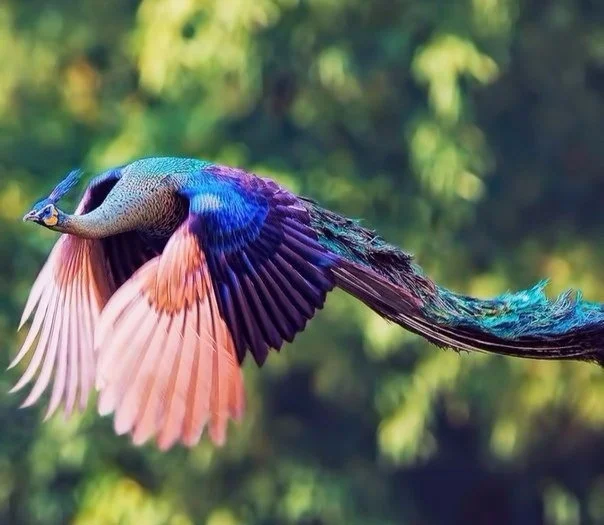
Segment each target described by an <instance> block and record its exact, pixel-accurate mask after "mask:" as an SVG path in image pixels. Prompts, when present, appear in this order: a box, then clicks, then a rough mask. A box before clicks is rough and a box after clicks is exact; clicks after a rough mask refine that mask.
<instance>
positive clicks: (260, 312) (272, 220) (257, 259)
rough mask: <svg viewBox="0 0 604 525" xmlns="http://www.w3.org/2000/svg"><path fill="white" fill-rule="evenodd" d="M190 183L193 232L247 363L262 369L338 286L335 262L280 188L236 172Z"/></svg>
mask: <svg viewBox="0 0 604 525" xmlns="http://www.w3.org/2000/svg"><path fill="white" fill-rule="evenodd" d="M207 171H208V172H209V176H210V178H209V181H210V182H206V181H201V182H200V183H198V184H196V185H195V184H191V185H190V186H189V187H187V188H186V189H185V190H183V195H184V196H186V197H187V198H188V199H189V202H190V213H191V228H192V231H193V232H194V233H195V237H196V239H197V240H198V242H199V243H200V244H201V246H202V248H203V250H204V252H205V253H206V257H207V262H208V267H209V269H210V272H211V275H212V283H213V286H214V290H215V293H216V296H217V300H218V306H219V308H220V313H221V315H222V317H223V319H225V321H226V323H227V326H228V327H229V331H230V332H231V334H232V336H233V339H234V341H235V348H236V349H237V357H238V359H239V361H240V362H241V361H243V359H244V357H245V353H246V351H247V350H249V351H250V352H251V353H252V355H253V356H254V359H255V360H256V362H257V363H258V364H259V365H262V364H263V363H264V361H265V359H266V357H267V355H268V350H269V349H270V348H274V349H277V350H278V349H280V348H281V346H282V345H283V342H284V341H292V340H293V338H294V336H295V335H296V334H297V333H298V332H300V331H302V330H303V329H304V327H305V325H306V322H307V321H308V320H309V319H311V318H312V317H313V315H314V313H315V311H316V310H317V309H318V308H322V306H323V304H324V302H325V296H326V294H327V292H328V291H330V290H331V289H332V288H333V286H334V281H333V276H332V273H331V269H330V268H331V267H332V265H333V263H334V262H335V259H334V256H333V255H332V254H330V253H329V252H327V251H326V250H325V248H323V247H322V246H321V245H320V244H319V242H318V241H317V235H316V233H315V231H314V230H313V229H312V228H311V227H310V218H309V216H308V212H307V210H306V208H305V207H304V206H303V205H302V204H301V203H300V201H299V200H298V198H297V197H296V196H295V195H293V194H292V193H290V192H288V191H287V190H285V189H284V188H282V187H280V186H279V185H277V184H276V183H275V182H273V181H270V180H266V179H260V178H258V177H255V176H253V175H251V174H248V173H245V172H243V171H240V170H233V169H231V168H223V167H218V166H217V167H213V168H210V169H209V170H207Z"/></svg>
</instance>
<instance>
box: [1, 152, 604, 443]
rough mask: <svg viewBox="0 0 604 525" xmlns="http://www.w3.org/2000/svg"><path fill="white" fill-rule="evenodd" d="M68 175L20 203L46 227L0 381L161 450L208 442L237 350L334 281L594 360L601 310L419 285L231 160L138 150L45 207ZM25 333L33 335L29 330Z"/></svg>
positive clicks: (278, 332)
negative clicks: (77, 196)
mask: <svg viewBox="0 0 604 525" xmlns="http://www.w3.org/2000/svg"><path fill="white" fill-rule="evenodd" d="M78 177H79V173H77V172H72V173H71V174H69V175H68V176H67V178H66V179H65V180H64V181H62V182H61V183H60V184H59V185H58V186H57V187H56V188H55V190H54V191H53V192H52V193H51V194H50V195H49V197H47V198H45V199H42V200H41V201H39V202H38V203H37V204H36V205H34V207H33V208H32V210H31V211H30V212H29V213H28V214H27V215H26V216H25V217H24V219H25V220H31V221H34V222H37V223H39V224H41V225H44V226H46V227H48V228H50V229H52V230H56V231H58V232H61V233H62V234H63V235H61V237H60V238H59V240H58V242H57V244H56V245H55V247H54V249H53V251H52V253H51V254H50V256H49V259H48V261H47V263H46V264H45V266H44V267H43V269H42V271H41V273H40V275H39V276H38V278H37V280H36V282H35V284H34V285H33V287H32V290H31V293H30V296H29V299H28V301H27V304H26V307H25V311H24V313H23V319H22V322H21V324H22V325H23V324H24V323H25V322H26V321H27V320H28V319H30V318H32V322H31V327H30V330H29V333H28V335H27V337H26V339H25V342H24V344H23V346H22V348H21V350H20V351H19V353H18V355H17V356H16V358H15V360H14V361H13V364H12V366H14V365H16V364H17V363H18V362H20V361H21V360H22V359H23V357H24V356H25V355H27V354H28V353H30V352H31V354H32V355H31V359H30V361H29V364H28V366H27V368H26V370H25V372H24V374H23V375H22V377H21V378H20V380H19V382H18V383H17V384H16V385H15V388H14V389H13V390H19V389H21V388H22V387H23V386H25V385H26V384H28V383H29V382H31V381H33V382H34V385H33V387H32V390H31V392H30V394H29V396H28V397H27V399H26V400H25V402H24V405H26V406H28V405H31V404H33V403H35V402H36V401H37V400H38V399H39V398H40V396H41V395H42V394H43V392H44V391H45V390H46V389H47V388H49V386H50V385H51V382H52V386H51V387H50V402H49V407H48V415H51V414H52V413H53V412H54V411H56V409H57V408H58V407H59V406H63V408H64V411H65V412H66V413H67V414H69V413H71V412H72V411H73V410H74V408H75V407H76V405H79V407H80V408H82V409H83V408H84V407H85V406H86V403H87V399H88V397H89V394H90V391H91V389H92V388H93V386H95V385H96V388H97V389H98V390H99V401H98V405H99V407H98V408H99V412H100V413H101V414H109V413H114V426H115V430H116V432H117V433H119V434H123V433H131V434H132V436H133V440H134V442H135V443H137V444H140V443H143V442H145V441H146V440H148V439H149V438H151V437H155V438H156V440H157V443H158V445H159V446H160V448H162V449H166V448H169V447H171V446H172V445H173V444H174V443H176V442H181V443H183V444H185V445H188V446H192V445H194V444H195V443H197V442H198V441H199V439H200V437H201V435H202V432H203V429H204V428H205V427H206V426H207V427H208V428H209V434H210V437H211V438H212V440H213V441H214V442H215V443H218V444H220V443H223V442H224V440H225V437H226V428H227V423H228V420H229V419H230V418H233V419H238V418H240V417H241V416H242V414H243V409H244V394H243V382H242V375H241V370H240V364H241V363H242V362H243V360H244V358H245V356H246V354H247V353H248V352H249V353H251V354H252V356H253V358H254V360H255V361H256V362H257V363H258V365H262V364H263V363H264V361H265V359H266V358H267V356H268V353H269V350H270V349H271V348H272V349H277V350H279V349H280V348H281V347H282V346H283V343H284V342H285V341H288V342H289V341H292V340H293V339H294V337H295V335H296V334H297V333H299V332H300V331H302V330H303V329H304V327H305V326H306V323H307V322H308V321H309V320H310V319H311V318H312V317H313V316H314V313H315V311H316V310H317V309H320V308H321V307H322V306H323V304H324V302H325V297H326V295H327V293H328V292H329V291H330V290H332V289H333V288H334V287H336V286H337V287H340V288H342V289H344V290H345V291H347V292H348V293H350V294H351V295H353V296H354V297H356V298H358V299H359V300H361V301H363V302H364V303H365V304H366V305H368V306H369V307H370V308H372V309H373V310H374V311H376V312H377V313H378V314H380V315H381V316H383V317H385V318H386V319H388V320H390V321H393V322H395V323H398V324H399V325H401V326H403V327H405V328H407V329H409V330H411V331H413V332H416V333H418V334H420V335H421V336H423V337H425V338H427V339H428V340H430V341H431V342H433V343H435V344H437V345H439V346H442V347H450V348H454V349H457V350H479V351H490V352H495V353H500V354H506V355H513V356H519V357H530V358H542V359H579V360H588V361H596V362H600V363H601V362H602V356H603V355H604V353H603V350H604V343H602V335H603V332H604V308H603V307H602V305H600V304H598V303H591V302H587V301H584V300H583V299H582V297H581V296H580V294H578V293H573V292H568V293H565V294H563V295H562V296H560V297H559V298H558V299H556V300H549V299H547V297H546V296H545V295H544V293H543V284H540V285H537V286H536V287H534V288H532V289H529V290H525V291H521V292H517V293H507V294H504V295H501V296H499V297H496V298H494V299H486V300H485V299H476V298H472V297H467V296H464V295H459V294H456V293H454V292H451V291H449V290H447V289H445V288H442V287H440V286H438V285H437V284H435V283H434V282H433V281H432V280H431V279H429V278H428V277H427V276H425V275H424V274H423V272H422V271H421V270H420V269H419V268H418V267H417V266H415V265H414V264H413V261H412V259H411V257H410V256H409V255H408V254H406V253H404V252H403V251H401V250H400V249H399V248H397V247H395V246H392V245H390V244H388V243H386V242H385V241H384V240H383V239H382V238H380V237H379V236H378V235H376V233H375V232H373V231H371V230H368V229H366V228H364V227H362V226H361V225H360V224H359V223H358V222H357V221H354V220H351V219H348V218H345V217H342V216H340V215H338V214H336V213H333V212H331V211H329V210H326V209H324V208H321V207H320V206H319V205H318V204H317V203H315V202H313V201H311V200H308V199H305V198H301V197H298V196H296V195H294V194H293V193H291V192H289V191H288V190H287V189H285V188H283V187H282V186H280V185H278V184H277V183H276V182H274V181H272V180H270V179H266V178H261V177H257V176H256V175H253V174H251V173H248V172H245V171H243V170H239V169H234V168H229V167H226V166H220V165H217V164H213V163H210V162H205V161H199V160H194V159H183V158H148V159H142V160H138V161H135V162H133V163H131V164H128V165H125V166H121V167H118V168H115V169H111V170H109V171H107V172H105V173H103V174H101V175H99V176H97V177H96V178H94V179H93V180H92V181H91V182H90V184H89V185H88V187H87V189H86V191H85V193H84V196H83V198H82V200H81V202H80V204H79V206H78V208H77V210H76V212H75V214H73V215H69V214H66V213H64V212H63V211H61V210H59V209H58V208H57V207H56V203H57V201H58V200H59V199H60V198H61V197H62V196H63V195H64V194H65V193H66V192H67V191H69V190H70V189H71V188H72V187H73V185H74V184H75V183H76V182H77V180H78ZM34 343H36V344H35V345H34Z"/></svg>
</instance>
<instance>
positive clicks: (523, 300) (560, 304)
mask: <svg viewBox="0 0 604 525" xmlns="http://www.w3.org/2000/svg"><path fill="white" fill-rule="evenodd" d="M306 205H307V207H308V208H309V211H310V213H311V217H312V221H313V226H314V228H315V229H316V230H317V231H318V232H319V240H320V242H321V243H322V244H323V245H324V246H325V247H327V248H328V249H329V250H330V251H332V252H333V253H336V254H338V255H339V256H340V257H341V259H340V261H339V262H338V264H337V265H336V268H335V269H334V270H333V271H334V274H335V276H336V284H337V285H338V286H339V287H340V288H342V289H344V290H345V291H347V292H348V293H350V294H351V295H353V296H354V297H356V298H358V299H359V300H361V301H363V302H364V303H365V304H366V305H367V306H369V307H370V308H372V309H373V310H374V311H376V312H377V313H378V314H380V315H381V316H383V317H384V318H386V319H388V320H390V321H393V322H395V323H397V324H399V325H401V326H403V327H405V328H406V329H408V330H411V331H413V332H415V333H417V334H419V335H421V336H422V337H425V338H426V339H428V340H429V341H431V342H432V343H434V344H436V345H438V346H441V347H448V348H453V349H456V350H468V351H474V350H478V351H486V352H493V353H497V354H503V355H509V356H516V357H525V358H535V359H577V360H584V361H595V362H598V363H600V364H604V305H602V304H598V303H591V302H588V301H585V300H584V299H583V298H582V296H581V293H580V292H574V291H568V292H565V293H563V294H562V295H560V296H559V297H558V298H557V299H554V300H551V299H548V298H547V297H546V295H545V293H544V288H545V285H546V282H541V283H539V284H537V285H536V286H534V287H533V288H530V289H528V290H523V291H520V292H515V293H505V294H502V295H500V296H498V297H495V298H493V299H477V298H474V297H469V296H466V295H461V294H457V293H455V292H452V291H450V290H447V289H446V288H443V287H441V286H439V285H437V284H436V283H434V282H433V281H432V280H431V279H429V278H428V277H426V276H425V275H424V274H423V272H422V271H421V269H420V268H418V267H417V266H415V265H414V264H413V262H412V258H411V256H410V255H408V254H406V253H404V252H402V251H401V250H400V249H398V248H397V247H395V246H392V245H389V244H387V243H386V242H385V241H384V240H383V239H381V238H380V237H379V236H377V235H376V234H375V232H373V231H371V230H368V229H365V228H363V227H361V226H360V225H359V224H358V222H357V221H354V220H351V219H347V218H344V217H341V216H339V215H337V214H334V213H332V212H330V211H328V210H325V209H323V208H320V207H318V206H317V205H316V204H314V203H312V202H310V201H307V202H306Z"/></svg>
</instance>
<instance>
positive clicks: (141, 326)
mask: <svg viewBox="0 0 604 525" xmlns="http://www.w3.org/2000/svg"><path fill="white" fill-rule="evenodd" d="M95 347H96V348H97V352H98V355H99V361H98V373H97V381H96V385H97V389H98V390H99V391H100V396H99V412H100V413H101V414H109V413H112V412H115V419H114V426H115V430H116V432H117V433H118V434H124V433H127V432H129V433H131V434H132V439H133V441H134V443H135V444H141V443H144V442H145V441H147V440H148V439H149V438H151V437H155V438H156V440H157V443H158V446H159V447H160V448H161V449H162V450H166V449H168V448H170V447H171V446H172V445H174V444H175V443H176V442H178V441H180V442H182V443H183V444H184V445H187V446H193V445H195V444H196V443H197V442H198V441H199V439H200V437H201V435H202V433H203V429H204V427H205V426H206V424H207V425H208V426H209V434H210V437H211V439H212V441H213V442H214V443H216V444H222V443H224V441H225V438H226V428H227V423H228V419H229V418H234V419H240V418H241V416H242V413H243V406H244V394H243V379H242V374H241V369H240V367H239V365H238V362H237V357H236V354H235V345H234V342H233V339H232V337H231V334H230V333H229V331H228V329H227V326H226V324H225V322H224V320H223V319H222V318H221V316H220V314H219V310H218V304H217V301H216V297H215V295H214V290H213V288H212V282H211V277H210V274H209V271H208V267H207V263H206V259H205V255H204V253H203V251H202V250H201V248H200V246H199V243H198V241H197V238H196V237H195V236H194V235H193V234H192V233H191V232H190V230H189V225H188V223H185V224H183V225H182V226H181V227H180V228H179V230H178V231H177V232H176V233H175V234H174V235H173V236H172V238H171V239H170V241H169V242H168V244H167V246H166V248H165V250H164V252H163V253H162V255H160V256H158V257H155V258H154V259H152V260H150V261H149V262H147V263H146V264H145V265H144V266H143V267H142V268H140V269H139V270H138V271H137V272H136V273H135V274H134V275H133V276H132V277H131V278H130V279H129V280H128V281H127V282H126V283H125V284H124V285H123V286H122V287H121V288H120V289H119V290H118V291H117V292H116V293H115V295H114V296H113V297H112V298H111V300H110V301H109V302H108V304H107V306H106V307H105V310H104V311H103V313H102V315H101V320H100V323H99V325H98V327H97V329H96V331H95Z"/></svg>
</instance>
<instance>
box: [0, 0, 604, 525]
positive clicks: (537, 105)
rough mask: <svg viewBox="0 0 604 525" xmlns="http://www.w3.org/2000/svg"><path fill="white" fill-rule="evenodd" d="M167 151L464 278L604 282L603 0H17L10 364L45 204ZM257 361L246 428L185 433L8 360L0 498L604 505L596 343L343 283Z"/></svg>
mask: <svg viewBox="0 0 604 525" xmlns="http://www.w3.org/2000/svg"><path fill="white" fill-rule="evenodd" d="M160 154H170V155H184V156H193V157H201V158H207V159H211V160H215V161H219V162H223V163H227V164H231V165H236V166H241V167H245V168H247V169H250V170H253V171H255V172H256V173H259V174H262V175H265V176H271V177H274V178H276V179H277V180H278V181H279V182H281V183H283V184H284V185H286V186H288V187H289V188H291V189H292V190H294V191H296V192H298V193H301V194H304V195H307V196H310V197H313V198H316V199H318V200H319V201H321V202H322V203H323V204H324V205H325V206H326V207H329V208H331V209H333V210H335V211H338V212H340V213H344V214H347V215H350V216H354V217H362V218H364V220H365V224H366V225H370V226H371V227H374V228H376V229H377V230H378V231H379V232H380V233H381V234H382V235H383V236H384V237H385V238H386V239H387V240H389V241H391V242H393V243H396V244H399V245H400V246H402V247H403V248H405V249H406V250H409V251H412V252H413V253H415V255H416V258H417V262H418V263H419V264H420V265H422V266H423V267H424V268H425V270H426V271H427V272H428V273H429V274H430V275H431V276H433V277H434V278H435V279H437V280H438V281H439V282H440V283H442V284H444V285H446V286H448V287H451V288H453V289H455V290H458V291H464V292H467V293H471V294H475V295H479V296H490V295H494V294H497V293H500V292H503V291H505V290H508V289H514V288H520V287H526V286H529V285H531V284H532V283H533V282H535V281H537V280H538V279H540V278H541V277H544V276H548V277H550V278H551V279H552V283H551V286H550V288H549V293H551V294H557V293H559V292H560V291H562V290H563V289H565V288H567V287H578V288H581V289H582V290H583V291H584V293H585V295H586V296H587V298H589V299H592V300H596V299H597V298H600V299H602V298H604V284H603V283H604V277H603V275H604V274H603V266H604V243H603V242H602V240H603V234H602V232H604V206H603V205H602V204H603V200H604V2H602V0H575V1H573V0H525V1H520V0H459V1H456V0H455V1H454V0H440V1H437V0H371V1H369V0H206V1H202V0H143V1H141V2H138V1H135V0H107V1H101V0H80V1H77V2H76V1H73V0H55V1H47V0H27V1H26V0H2V1H1V2H0V232H1V233H0V235H1V243H0V269H1V271H0V349H1V353H0V365H1V366H2V367H4V366H5V365H8V363H9V361H10V358H11V357H12V356H14V355H15V353H16V351H17V349H18V345H19V342H20V341H22V339H23V336H24V334H23V333H20V334H18V335H15V330H16V326H17V324H18V317H19V315H20V312H21V309H22V307H23V305H24V302H25V299H26V296H27V293H28V290H29V286H30V285H31V283H32V282H33V279H34V276H35V274H36V272H37V271H38V269H39V268H40V266H41V264H42V262H43V260H44V258H45V257H46V255H47V254H48V252H49V249H50V247H51V245H52V243H53V242H55V240H56V235H55V234H53V233H51V232H48V231H44V230H43V229H42V228H36V227H34V226H33V225H31V224H23V223H22V222H21V216H22V214H23V213H24V212H25V211H26V210H27V207H28V206H29V205H30V204H31V203H32V202H33V201H35V200H36V199H38V198H39V197H41V196H43V195H45V194H46V193H47V192H48V191H49V189H50V188H51V187H52V186H53V185H54V184H55V183H56V182H57V181H58V180H59V178H60V177H62V176H63V174H64V173H65V172H66V171H67V170H69V169H71V168H73V167H75V166H83V167H84V168H85V169H86V170H87V172H88V173H94V172H97V171H100V170H102V169H106V168H108V167H110V166H113V165H117V164H121V163H124V162H127V161H128V160H131V159H134V158H136V157H140V156H146V155H160ZM73 204H74V198H72V199H71V202H70V205H73ZM603 344H604V343H603ZM244 368H245V376H246V385H247V392H248V410H247V414H246V418H245V420H244V422H243V423H242V424H240V425H231V427H230V429H229V439H228V442H227V445H226V446H225V447H224V448H222V449H215V448H213V447H212V446H211V445H210V444H209V442H208V440H207V438H205V437H204V438H203V440H202V443H201V444H200V445H199V446H197V447H196V448H194V449H192V450H184V449H182V448H176V449H174V450H172V451H170V452H169V453H167V454H160V453H159V452H158V451H157V450H155V449H154V448H153V446H146V447H144V448H140V449H137V448H134V447H133V446H131V445H130V443H129V442H128V439H126V438H124V437H116V436H114V435H113V432H112V428H111V422H110V420H108V419H107V418H104V419H102V418H99V417H97V416H96V415H95V414H94V410H93V409H92V406H91V407H90V409H89V410H88V411H87V412H86V413H85V414H83V415H81V416H76V417H74V418H72V419H71V420H69V421H68V422H65V421H64V420H63V418H62V417H61V416H56V417H54V418H53V419H52V420H51V421H49V422H47V423H45V424H43V423H42V422H41V419H42V416H43V413H44V412H43V411H44V408H45V407H44V403H42V404H41V405H40V406H38V407H36V408H33V409H25V410H18V408H17V407H18V405H19V402H20V401H22V400H23V399H24V396H23V395H22V394H21V393H19V394H16V395H9V394H8V393H7V391H8V390H9V388H10V386H11V385H12V384H14V382H15V381H16V379H17V376H18V374H19V371H18V370H12V371H9V372H3V373H2V374H1V375H0V523H14V524H21V523H40V524H59V523H77V524H93V523H94V524H96V523H98V524H105V523H116V524H117V523H120V524H164V523H165V524H172V525H185V524H191V523H195V524H197V523H208V524H210V525H235V524H243V523H250V524H272V523H283V524H290V523H291V524H309V525H310V524H313V525H314V524H316V525H319V524H332V523H335V524H337V523H351V524H391V523H392V524H395V523H410V524H432V523H434V524H440V523H442V524H449V523H454V524H456V523H458V524H462V523H464V524H465V523H484V524H507V523H521V524H523V523H527V524H534V523H548V524H575V523H588V522H593V523H604V454H602V450H603V447H604V371H602V370H601V369H599V368H598V367H596V366H594V365H587V364H575V363H556V362H537V361H522V360H515V359H510V358H501V357H493V356H488V355H482V354H472V355H468V354H462V355H457V354H455V353H454V352H446V351H442V350H438V349H436V348H434V347H432V346H430V345H428V344H427V343H425V342H423V341H422V340H420V339H419V338H418V337H416V336H413V335H411V334H408V333H406V332H404V331H403V330H402V329H400V328H398V327H395V326H389V325H387V324H386V323H384V322H383V321H381V320H380V319H379V318H378V317H377V316H375V315H374V314H372V313H371V312H369V311H368V310H367V309H366V308H364V307H363V306H362V305H361V304H358V303H355V302H354V301H353V300H352V299H350V298H349V297H347V296H345V295H344V294H343V293H341V292H335V293H333V294H331V295H330V296H329V299H328V301H327V305H326V308H325V309H324V310H323V311H321V312H319V314H318V315H317V317H316V319H315V320H314V321H313V322H312V323H310V324H309V326H308V328H307V330H306V331H305V332H304V333H303V334H301V335H300V336H299V337H298V338H297V339H296V341H295V342H294V344H291V345H289V346H287V347H285V348H284V349H283V351H282V352H281V354H280V355H276V354H275V355H273V356H271V357H270V358H269V360H268V362H267V364H266V366H265V367H264V368H263V369H262V370H258V369H257V368H256V367H255V365H254V364H253V363H252V361H251V360H249V359H248V360H246V362H245V366H244ZM45 402H46V399H45Z"/></svg>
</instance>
